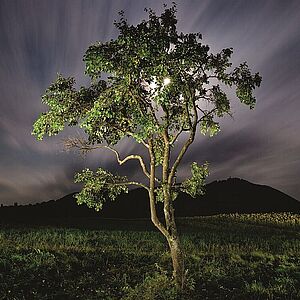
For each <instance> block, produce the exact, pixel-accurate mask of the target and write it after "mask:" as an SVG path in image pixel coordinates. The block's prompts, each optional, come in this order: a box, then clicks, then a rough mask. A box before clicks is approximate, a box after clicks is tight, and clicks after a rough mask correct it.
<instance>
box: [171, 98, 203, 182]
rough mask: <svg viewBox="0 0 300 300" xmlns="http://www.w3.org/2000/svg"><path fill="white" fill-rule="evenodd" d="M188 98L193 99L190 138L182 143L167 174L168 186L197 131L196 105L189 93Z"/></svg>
mask: <svg viewBox="0 0 300 300" xmlns="http://www.w3.org/2000/svg"><path fill="white" fill-rule="evenodd" d="M190 97H192V98H193V99H192V100H193V101H192V102H193V113H194V116H193V121H191V122H192V124H191V129H190V136H189V138H188V140H187V141H186V142H185V143H184V145H183V146H182V148H181V150H180V152H179V154H178V156H177V158H176V160H175V162H174V164H173V166H172V168H171V171H170V173H169V177H168V184H169V186H171V185H172V179H173V177H174V175H175V173H176V170H177V167H178V165H179V164H180V162H181V160H182V158H183V156H184V154H185V152H186V151H187V149H188V148H189V146H190V145H191V144H192V143H193V141H194V139H195V134H196V130H197V123H198V113H197V107H196V103H195V99H194V97H193V95H192V94H191V93H190Z"/></svg>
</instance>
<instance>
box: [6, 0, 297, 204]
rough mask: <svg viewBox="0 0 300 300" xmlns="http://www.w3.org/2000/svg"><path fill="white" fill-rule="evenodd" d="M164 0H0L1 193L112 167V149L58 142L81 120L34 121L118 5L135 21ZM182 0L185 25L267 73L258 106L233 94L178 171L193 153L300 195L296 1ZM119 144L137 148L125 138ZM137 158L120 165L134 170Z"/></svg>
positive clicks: (56, 192) (55, 184) (56, 191)
mask: <svg viewBox="0 0 300 300" xmlns="http://www.w3.org/2000/svg"><path fill="white" fill-rule="evenodd" d="M163 3H167V4H170V3H171V1H167V0H164V1H158V0H157V1H142V0H140V1H136V0H132V1H126V0H122V1H121V0H119V1H116V0H98V1H91V0H82V1H79V0H51V1H48V0H34V1H31V0H0V146H1V147H0V203H3V204H12V203H13V202H18V203H29V202H39V201H43V200H49V199H55V198H58V197H61V196H63V195H65V194H67V193H69V192H72V191H75V190H78V189H79V187H78V186H76V185H74V184H73V174H74V172H76V171H79V170H80V169H82V168H83V167H86V166H89V167H96V166H97V164H100V165H102V166H103V167H107V168H109V169H111V170H114V169H115V167H116V164H115V162H114V157H113V156H112V155H111V154H110V153H107V152H105V153H103V154H100V153H94V154H92V155H90V156H88V157H87V158H86V159H85V160H84V159H82V158H81V157H80V156H79V155H77V154H73V153H64V152H62V151H61V149H62V146H61V144H60V141H61V139H62V138H63V137H65V136H68V135H71V134H73V133H74V132H76V130H75V131H74V130H68V131H66V132H65V133H63V134H60V135H58V136H57V137H55V138H47V139H45V140H44V141H42V142H37V141H36V140H35V139H34V137H33V136H31V130H32V123H33V122H34V120H35V119H36V118H37V117H38V115H39V114H40V113H41V112H42V111H44V110H45V107H44V106H43V105H42V104H41V100H40V96H41V95H42V94H43V92H44V90H45V89H46V87H47V86H48V85H49V84H50V82H51V81H52V80H53V79H54V78H55V77H56V73H57V72H61V73H62V74H63V75H65V76H69V75H73V76H75V77H76V79H77V82H78V84H87V83H88V79H87V78H86V77H85V76H84V75H83V70H84V64H83V62H82V56H83V54H84V52H85V50H86V49H87V47H88V46H89V45H90V44H91V43H93V42H95V41H98V40H101V41H103V40H108V39H111V38H114V37H116V34H117V32H116V30H115V29H114V26H113V21H114V20H115V19H117V18H118V14H117V13H118V11H120V10H124V11H125V15H126V17H127V18H128V20H129V22H130V23H134V24H136V23H138V22H139V21H141V20H142V19H144V18H146V15H145V12H144V8H145V7H151V8H153V9H154V10H156V11H157V12H158V13H159V12H161V11H162V9H163ZM177 4H178V6H177V8H178V13H177V16H178V19H179V23H178V28H179V30H180V31H183V32H186V33H187V32H201V33H202V35H203V42H204V43H207V44H208V45H210V47H211V50H212V51H214V50H216V51H219V50H221V49H222V48H226V47H233V48H234V54H233V62H234V64H239V63H240V62H242V61H244V60H246V61H247V62H248V63H249V65H250V67H251V69H252V71H253V72H257V71H258V72H260V74H261V75H262V76H263V82H262V85H261V87H260V88H259V89H258V90H257V91H256V93H255V94H256V97H257V106H256V108H255V109H254V110H253V111H249V110H248V109H246V108H245V107H243V106H242V105H240V104H238V103H237V101H236V99H234V97H233V103H234V105H233V110H234V119H230V118H228V119H225V120H224V121H222V130H221V133H220V134H219V135H217V136H216V137H213V138H206V137H200V136H199V138H198V139H197V141H196V143H195V144H194V145H193V147H192V148H191V151H190V152H189V154H188V156H187V158H186V160H185V161H184V165H183V167H182V171H181V173H180V174H181V175H185V174H188V165H189V164H190V162H191V161H197V162H199V163H201V162H203V161H205V160H208V161H209V162H210V169H211V175H210V177H209V181H212V180H215V179H224V178H227V177H229V176H231V177H241V178H244V179H247V180H249V181H252V182H255V183H260V184H267V185H270V186H272V187H274V188H277V189H279V190H281V191H283V192H285V193H287V194H289V195H291V196H293V197H295V198H297V199H300V184H299V178H300V137H299V136H300V134H299V132H300V71H299V70H300V1H299V0H294V1H293V0H289V1H281V0H268V1H267V0H253V1H242V0H240V1H237V0H226V1H224V0H214V1H213V0H211V1H208V0H201V1H200V0H198V1H188V0H184V1H183V0H182V1H177ZM119 149H120V150H123V151H125V152H123V153H124V154H126V153H129V152H130V151H131V152H132V151H133V152H136V151H138V149H137V148H135V147H134V145H133V144H132V143H130V142H129V141H124V142H123V143H122V144H121V145H120V146H119ZM135 167H136V168H138V165H136V164H130V165H129V167H127V168H126V167H125V169H123V170H125V171H127V172H129V173H131V174H132V175H133V176H136V177H137V176H139V175H138V173H137V172H136V168H135ZM125 171H124V173H126V172H125ZM122 173H123V172H122Z"/></svg>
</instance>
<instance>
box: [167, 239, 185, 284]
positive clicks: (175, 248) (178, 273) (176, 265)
mask: <svg viewBox="0 0 300 300" xmlns="http://www.w3.org/2000/svg"><path fill="white" fill-rule="evenodd" d="M168 243H169V247H170V251H171V258H172V263H173V276H174V279H175V282H176V285H177V287H178V288H179V289H180V290H182V289H183V288H184V283H185V269H184V255H183V251H182V248H181V244H180V240H179V237H178V235H177V236H176V237H171V238H169V239H168Z"/></svg>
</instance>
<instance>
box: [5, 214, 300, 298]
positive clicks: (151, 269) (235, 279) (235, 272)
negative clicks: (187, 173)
mask: <svg viewBox="0 0 300 300" xmlns="http://www.w3.org/2000/svg"><path fill="white" fill-rule="evenodd" d="M178 223H179V228H180V231H181V237H182V242H183V245H184V249H185V253H186V267H187V268H188V273H187V284H188V289H187V291H186V293H185V295H181V296H178V295H176V291H175V289H174V287H173V284H172V281H171V273H172V272H171V261H170V256H169V254H168V248H167V245H166V242H165V241H164V239H163V237H162V236H161V235H160V234H159V233H158V232H156V231H151V230H148V231H143V230H139V231H134V230H123V231H121V230H103V229H102V230H101V229H97V230H95V229H75V228H55V227H52V228H51V227H34V228H21V227H15V228H11V227H8V226H6V227H5V226H2V228H0V299H5V300H6V299H7V300H9V299H39V300H40V299H103V300H104V299H149V300H152V299H241V300H242V299H293V300H294V299H300V216H299V215H292V214H287V213H282V214H260V215H237V214H235V215H219V216H211V217H197V218H186V219H184V218H183V219H179V220H178Z"/></svg>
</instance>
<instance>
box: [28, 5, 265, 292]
mask: <svg viewBox="0 0 300 300" xmlns="http://www.w3.org/2000/svg"><path fill="white" fill-rule="evenodd" d="M146 11H147V12H148V19H147V20H143V21H142V22H141V23H139V24H138V25H136V26H133V25H129V24H128V22H127V20H126V19H125V18H124V14H123V12H121V13H120V20H119V21H118V22H115V26H116V27H117V29H118V30H119V35H118V37H117V38H116V39H115V40H111V41H108V42H98V43H96V44H94V45H91V46H90V47H89V48H88V49H87V51H86V53H85V55H84V62H85V65H86V70H85V72H86V74H87V75H89V76H90V78H91V85H90V86H89V87H81V88H80V89H79V90H76V89H75V87H74V84H75V80H74V78H72V77H68V78H64V77H63V76H61V75H59V76H58V77H57V79H56V80H55V81H54V82H53V83H52V84H51V85H50V87H49V88H48V89H47V90H46V92H45V94H44V95H43V97H42V102H43V103H45V104H47V105H48V106H49V110H48V111H47V112H46V113H43V114H42V115H41V116H40V117H39V119H38V120H37V121H36V122H35V124H34V129H33V134H34V135H36V136H37V139H39V140H41V139H42V138H43V137H44V136H45V135H49V136H51V135H55V134H57V133H59V132H60V131H62V130H63V129H64V127H65V126H66V125H67V126H75V125H77V126H80V127H81V128H83V129H84V131H85V133H86V139H82V138H70V139H69V140H68V141H67V143H66V145H67V146H68V147H77V148H79V149H81V150H82V151H90V150H93V149H101V148H106V149H109V150H111V151H112V152H113V153H114V155H115V156H116V158H117V161H118V163H119V164H120V165H122V164H124V163H125V162H127V161H129V160H137V161H138V162H139V164H140V166H141V170H142V171H143V173H144V175H145V177H146V179H147V181H146V182H147V183H145V182H136V181H131V180H129V179H128V178H127V177H125V176H117V175H113V174H112V173H110V172H108V171H106V170H103V169H101V168H99V169H97V171H95V172H93V171H91V170H89V169H85V170H83V171H82V172H81V173H79V174H77V175H76V176H75V182H82V183H83V189H82V191H81V192H80V193H79V194H78V195H77V196H76V197H77V202H78V203H79V204H82V203H86V204H87V205H88V206H89V207H93V208H95V209H96V210H99V209H101V208H102V205H103V204H104V203H105V201H107V200H114V199H116V197H117V196H118V195H119V194H120V193H121V192H127V191H128V186H130V185H136V186H141V187H143V188H145V189H146V190H147V191H148V194H149V201H150V211H151V220H152V222H153V224H154V225H155V226H156V227H157V228H158V230H159V231H160V232H161V233H162V234H163V235H164V236H165V238H166V240H167V242H168V245H169V248H170V253H171V257H172V262H173V270H174V272H173V274H174V278H175V282H176V284H177V286H178V287H179V288H183V286H184V280H185V274H186V272H185V267H184V253H183V249H182V246H181V244H180V239H179V235H178V232H177V228H176V222H175V213H174V208H173V201H174V200H175V199H176V196H177V194H178V192H179V191H183V192H185V193H188V194H190V195H191V196H193V197H196V196H197V195H200V194H202V193H203V192H204V191H203V187H204V183H205V179H206V177H207V175H208V165H207V163H204V164H203V165H198V164H197V163H193V164H192V165H191V177H190V178H188V179H186V180H184V181H183V182H182V183H180V184H178V183H176V180H175V178H176V172H177V170H178V167H179V166H180V163H181V162H182V159H183V157H184V155H185V154H186V152H187V150H188V149H189V147H190V145H191V144H192V143H193V142H194V140H195V135H196V131H197V129H199V130H200V132H201V133H202V134H209V135H210V136H213V135H215V134H216V133H217V132H218V131H219V130H220V126H219V118H221V117H223V116H225V115H228V114H229V115H230V114H231V112H230V101H229V99H228V97H227V94H226V92H225V91H224V90H225V89H224V88H225V87H234V88H235V89H236V96H237V98H238V99H239V100H240V101H241V102H242V103H244V104H246V105H248V106H249V107H250V109H252V108H253V107H254V104H255V98H254V96H253V90H254V89H255V87H258V86H259V85H260V82H261V77H260V76H259V74H258V73H256V74H251V72H250V70H249V67H248V66H247V64H246V63H243V64H241V65H239V66H238V67H235V68H233V67H232V64H231V62H230V58H231V55H232V52H233V51H232V49H231V48H227V49H223V50H222V51H221V52H219V53H217V54H212V53H210V51H209V47H208V46H207V45H203V44H202V43H201V39H202V37H201V34H199V33H188V34H184V33H178V32H177V29H176V23H177V19H176V6H175V4H174V5H173V6H172V7H171V8H167V7H166V6H165V10H164V12H163V13H162V14H161V15H160V16H157V15H156V14H155V12H154V11H153V10H151V9H149V10H146ZM125 137H130V138H132V139H133V140H134V141H135V142H137V143H141V144H142V145H143V146H144V147H145V150H146V152H145V153H147V155H136V154H132V155H129V156H127V157H125V158H124V159H121V157H120V154H119V152H118V151H117V150H116V149H115V148H114V146H115V145H116V144H117V143H118V142H119V141H120V140H122V139H123V138H125ZM179 138H181V142H180V143H179V142H178V140H179ZM182 140H183V144H182ZM174 150H176V151H177V152H176V151H174ZM174 153H175V154H174ZM158 201H162V202H163V210H164V220H163V221H162V220H159V218H158V216H157V210H156V203H157V202H158Z"/></svg>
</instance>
